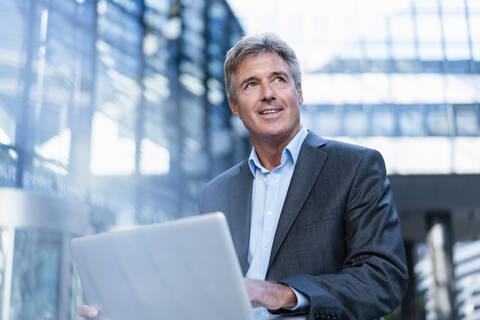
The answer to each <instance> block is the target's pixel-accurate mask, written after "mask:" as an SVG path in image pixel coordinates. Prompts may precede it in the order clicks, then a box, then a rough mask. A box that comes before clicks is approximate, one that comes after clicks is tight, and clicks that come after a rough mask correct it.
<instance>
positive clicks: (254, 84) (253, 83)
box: [245, 81, 257, 88]
mask: <svg viewBox="0 0 480 320" xmlns="http://www.w3.org/2000/svg"><path fill="white" fill-rule="evenodd" d="M256 85H257V84H256V83H255V82H253V81H250V82H248V83H247V84H246V85H245V88H251V87H255V86H256Z"/></svg>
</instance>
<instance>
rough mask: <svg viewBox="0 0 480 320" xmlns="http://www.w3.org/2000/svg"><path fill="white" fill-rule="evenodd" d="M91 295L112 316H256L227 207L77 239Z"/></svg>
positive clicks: (90, 299)
mask: <svg viewBox="0 0 480 320" xmlns="http://www.w3.org/2000/svg"><path fill="white" fill-rule="evenodd" d="M71 247H72V252H73V255H74V259H75V261H76V265H77V269H78V273H79V275H80V279H81V282H82V286H83V290H84V294H85V297H86V302H87V303H88V304H90V305H95V306H100V308H101V310H102V314H103V315H104V316H105V317H106V318H108V319H115V320H124V319H125V320H127V319H129V320H130V319H145V320H149V319H152V320H153V319H155V320H156V319H160V318H161V319H179V320H181V319H188V320H190V319H209V320H216V319H218V320H220V319H222V320H223V319H239V320H240V319H241V320H245V319H247V320H248V319H253V314H252V308H251V305H250V301H249V299H248V296H247V292H246V288H245V284H244V280H243V277H242V272H241V269H240V266H239V264H238V260H237V257H236V254H235V250H234V246H233V243H232V240H231V236H230V232H229V229H228V225H227V222H226V219H225V217H224V215H223V214H222V213H213V214H207V215H200V216H194V217H189V218H184V219H179V220H175V221H170V222H166V223H161V224H155V225H146V226H141V227H135V228H133V229H129V230H124V231H115V232H109V233H104V234H97V235H92V236H87V237H81V238H75V239H73V240H72V243H71Z"/></svg>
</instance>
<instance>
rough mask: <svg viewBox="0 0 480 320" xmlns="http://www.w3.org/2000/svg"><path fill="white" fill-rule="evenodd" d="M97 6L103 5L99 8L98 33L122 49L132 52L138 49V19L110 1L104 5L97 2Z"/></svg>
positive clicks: (140, 32) (140, 33) (139, 26)
mask: <svg viewBox="0 0 480 320" xmlns="http://www.w3.org/2000/svg"><path fill="white" fill-rule="evenodd" d="M99 7H104V9H101V10H99V12H100V13H101V14H100V15H99V21H98V28H99V33H100V35H101V36H102V37H104V38H105V39H107V40H108V41H109V42H111V43H112V44H115V45H118V46H122V47H123V49H124V50H128V51H132V52H136V51H138V50H140V48H141V43H142V27H141V25H140V21H139V20H138V19H136V18H135V17H134V16H131V15H128V14H126V13H125V12H123V11H122V10H121V9H120V8H119V7H117V6H115V5H112V4H111V3H110V4H108V3H105V5H101V3H99Z"/></svg>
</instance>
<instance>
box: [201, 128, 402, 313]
mask: <svg viewBox="0 0 480 320" xmlns="http://www.w3.org/2000/svg"><path fill="white" fill-rule="evenodd" d="M252 182H253V176H252V174H251V172H250V170H249V167H248V163H247V161H243V162H241V163H240V164H238V165H236V166H234V167H233V168H231V169H229V170H227V171H226V172H224V173H222V174H221V175H219V176H218V177H216V178H215V179H213V180H212V181H211V182H209V183H208V184H207V185H206V187H205V189H204V191H203V194H202V198H201V201H200V212H201V213H206V212H212V211H221V212H223V213H224V214H225V216H226V218H227V221H228V223H229V227H230V230H231V233H232V238H233V242H234V245H235V249H236V251H237V255H238V259H239V261H240V265H241V267H242V270H243V272H244V274H245V273H246V271H247V270H246V268H247V253H248V245H249V237H250V215H251V212H250V208H251V193H252ZM266 278H267V279H268V280H276V281H279V282H282V283H285V284H288V285H289V286H291V287H293V288H295V289H297V290H298V291H300V292H302V293H304V294H305V295H306V296H307V297H308V298H309V301H310V307H309V309H308V310H305V311H307V312H308V314H309V316H308V318H309V319H374V318H378V317H381V316H384V315H386V314H388V313H390V312H391V311H392V310H393V309H394V308H395V307H396V306H397V305H398V304H399V303H400V301H401V299H402V297H403V294H404V291H405V289H406V286H407V282H408V273H407V267H406V262H405V252H404V247H403V240H402V234H401V229H400V222H399V219H398V215H397V212H396V210H395V207H394V204H393V200H392V193H391V190H390V183H389V181H388V179H387V178H386V176H385V165H384V162H383V159H382V156H381V155H380V153H379V152H377V151H375V150H371V149H366V148H363V147H359V146H354V145H349V144H345V143H340V142H336V141H330V140H324V139H322V138H320V137H318V136H316V135H315V134H313V133H311V132H310V133H309V134H308V136H307V137H306V139H305V141H304V143H303V145H302V147H301V150H300V154H299V157H298V161H297V164H296V167H295V171H294V173H293V176H292V180H291V182H290V186H289V189H288V192H287V196H286V198H285V203H284V205H283V208H282V212H281V216H280V220H279V222H278V226H277V230H276V233H275V238H274V242H273V247H272V252H271V256H270V263H269V267H268V270H267V275H266ZM328 316H330V318H329V317H328Z"/></svg>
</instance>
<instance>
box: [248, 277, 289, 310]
mask: <svg viewBox="0 0 480 320" xmlns="http://www.w3.org/2000/svg"><path fill="white" fill-rule="evenodd" d="M245 286H246V287H247V293H248V297H249V298H250V302H251V303H252V306H253V307H254V308H255V307H265V308H267V309H269V310H277V309H281V308H293V307H295V306H296V305H297V296H296V295H295V293H294V292H293V290H292V289H291V288H290V287H289V286H287V285H284V284H281V283H275V282H270V281H262V280H253V279H245Z"/></svg>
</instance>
